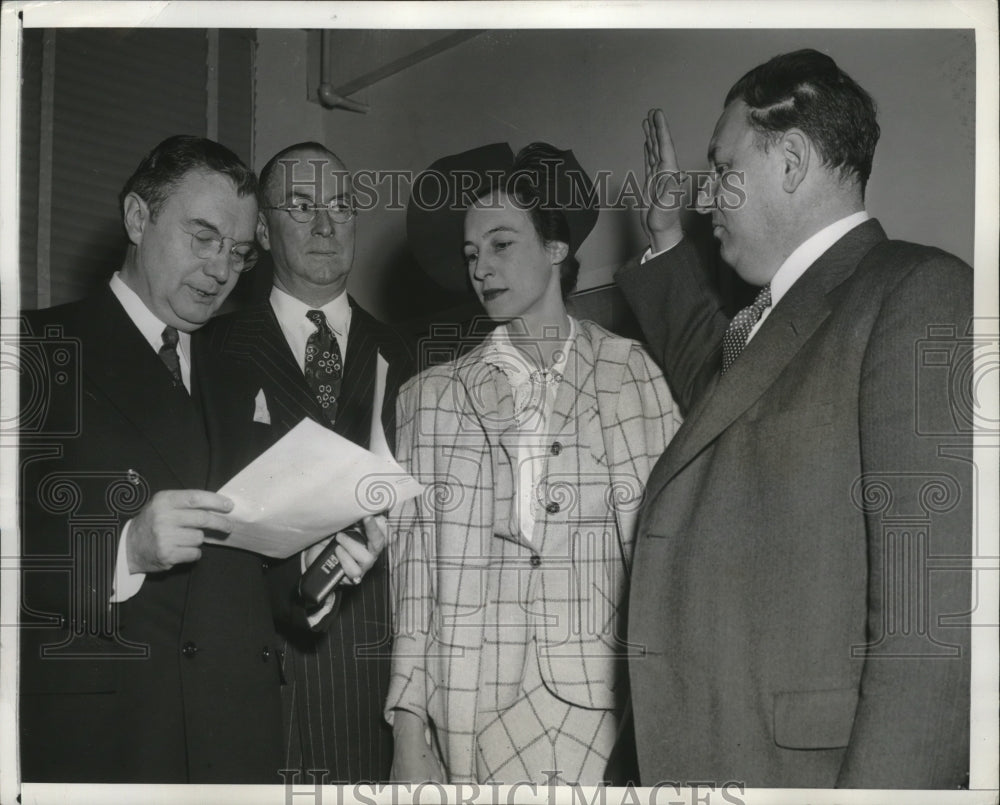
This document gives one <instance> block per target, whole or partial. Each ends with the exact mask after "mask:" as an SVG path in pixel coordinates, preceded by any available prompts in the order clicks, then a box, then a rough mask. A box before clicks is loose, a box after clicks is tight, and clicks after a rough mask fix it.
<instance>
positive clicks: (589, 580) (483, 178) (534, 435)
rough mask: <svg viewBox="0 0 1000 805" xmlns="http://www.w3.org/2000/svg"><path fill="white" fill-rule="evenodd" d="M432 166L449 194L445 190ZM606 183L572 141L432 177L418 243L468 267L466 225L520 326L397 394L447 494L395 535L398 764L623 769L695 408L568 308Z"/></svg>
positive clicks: (443, 167) (391, 708)
mask: <svg viewBox="0 0 1000 805" xmlns="http://www.w3.org/2000/svg"><path fill="white" fill-rule="evenodd" d="M427 175H432V176H434V177H435V179H434V181H435V182H438V183H439V182H440V179H441V177H447V179H448V182H449V189H450V193H451V196H450V197H449V199H448V202H449V203H447V204H442V203H440V202H441V196H440V193H438V194H437V203H436V204H433V203H424V202H426V201H427V200H428V199H427V196H426V194H424V193H423V191H424V190H426V189H427V188H428V187H429V185H422V184H421V179H422V178H423V177H424V176H427ZM438 187H439V189H440V184H439V185H438ZM581 190H583V191H584V192H583V193H581V192H580V191H581ZM588 191H589V192H588ZM460 193H464V194H465V196H464V197H461V196H459V195H458V194H460ZM593 198H594V196H593V192H592V185H591V184H590V180H589V178H588V177H587V176H586V174H585V173H584V172H583V170H582V169H581V168H580V166H579V165H578V164H577V162H576V160H575V158H574V157H573V155H572V153H571V152H568V151H567V152H562V151H558V150H557V149H555V148H553V147H552V146H549V145H546V144H543V143H537V144H534V145H532V146H528V147H527V148H525V149H523V150H522V151H521V152H520V153H519V154H518V155H517V157H516V158H514V160H513V162H511V152H510V149H509V148H508V147H507V146H506V145H501V146H486V147H485V148H481V149H476V150H475V151H472V152H466V153H465V154H460V155H457V156H456V157H447V158H445V159H444V160H439V161H438V162H437V163H435V165H433V166H432V167H431V168H430V169H429V170H428V171H427V172H425V174H422V175H421V177H419V178H418V180H417V182H416V183H415V184H414V188H413V193H412V195H411V201H410V210H409V213H408V225H409V231H410V242H411V248H413V250H414V252H415V254H417V255H418V258H419V259H421V262H422V264H424V265H425V266H434V267H440V266H449V267H451V266H453V265H454V264H455V262H456V261H455V260H454V259H449V258H450V257H451V255H450V254H449V253H448V252H447V251H445V250H444V249H445V247H446V245H448V244H450V245H452V246H453V247H454V246H455V245H457V244H458V243H460V242H462V240H464V256H465V264H466V270H467V273H468V276H469V278H470V280H471V283H472V286H473V288H474V290H475V292H476V295H477V296H478V297H479V300H480V302H481V303H482V305H483V307H484V308H485V310H486V312H487V314H488V315H489V317H490V318H491V319H494V320H496V321H501V322H505V323H504V324H502V325H501V326H499V327H497V328H496V329H495V330H494V331H493V332H492V333H491V334H490V335H489V336H488V337H487V338H486V340H485V341H484V342H483V343H482V344H480V345H479V346H477V347H475V348H474V349H472V350H471V351H468V352H466V353H465V354H459V355H458V357H457V358H456V359H455V360H452V361H450V362H448V363H444V364H442V365H437V366H432V367H430V368H427V369H426V370H425V371H423V372H422V373H421V374H420V375H418V376H417V377H415V378H413V379H412V380H411V381H409V382H408V383H407V384H405V385H404V386H403V388H402V389H401V390H400V394H399V398H398V402H397V423H398V438H397V445H398V458H399V460H400V462H401V463H402V465H403V466H404V467H406V468H407V469H408V470H409V471H410V472H411V473H412V474H413V475H414V476H415V477H416V478H417V479H418V480H420V481H421V482H422V483H424V484H425V485H426V486H427V493H426V494H425V495H423V496H422V497H420V498H417V499H415V500H412V501H408V502H407V503H406V504H404V505H402V506H401V507H400V508H399V510H398V511H397V512H395V522H394V524H393V528H394V540H393V541H392V543H391V544H390V548H389V550H390V562H391V567H392V572H393V583H394V590H395V603H396V623H395V626H396V636H395V643H394V648H393V669H392V678H391V682H390V691H389V697H388V701H387V703H386V717H387V718H388V719H389V721H390V722H391V723H393V727H394V735H395V741H396V748H395V758H394V764H393V776H394V779H397V780H413V781H415V780H428V779H430V780H438V781H442V782H445V781H447V782H452V783H458V782H473V781H478V782H499V783H508V784H510V783H515V782H519V781H534V782H536V783H537V782H541V783H546V782H556V783H576V782H579V783H581V784H594V783H598V782H600V781H601V780H602V779H604V773H605V767H606V765H607V759H608V756H609V754H610V752H611V748H612V746H613V745H614V742H615V738H616V735H617V731H618V725H619V720H620V717H621V714H622V709H623V707H624V704H625V701H624V699H625V697H626V687H627V686H626V666H625V658H626V652H627V650H628V646H627V645H626V643H625V641H624V634H625V631H624V605H625V601H626V600H627V591H628V579H629V571H630V566H631V557H632V547H633V538H634V534H635V525H636V517H637V514H638V509H639V504H640V502H641V499H642V495H643V489H644V483H645V480H646V478H647V476H648V474H649V471H650V470H651V468H652V466H653V463H654V462H655V461H656V459H657V458H658V457H659V456H660V454H661V453H662V452H663V449H664V447H665V446H666V444H667V442H668V441H669V439H670V437H671V436H672V435H673V433H674V432H675V430H676V429H677V427H678V426H679V424H680V417H679V415H678V413H677V409H676V406H675V405H674V402H673V400H672V399H671V396H670V393H669V391H668V389H667V385H666V383H665V381H664V379H663V376H662V374H661V373H660V371H659V369H658V368H657V367H656V366H655V365H654V363H653V362H652V360H651V359H650V358H649V356H648V355H647V354H646V352H645V351H644V350H643V349H642V348H641V347H640V345H639V344H637V343H636V342H634V341H630V340H628V339H624V338H619V337H617V336H615V335H613V334H611V333H609V332H607V331H606V330H604V329H602V328H601V327H599V326H598V325H596V324H594V323H593V322H589V321H577V320H575V319H573V318H571V317H570V316H569V315H568V314H567V312H566V307H565V303H564V297H565V295H566V294H568V293H569V292H570V291H571V290H572V288H573V286H574V284H575V282H576V275H577V271H578V269H579V264H578V263H577V261H576V259H575V257H574V256H573V253H574V251H575V249H576V248H577V247H578V246H579V245H580V243H581V242H582V241H583V239H584V238H585V237H586V236H587V234H589V232H590V230H591V229H592V228H593V225H594V223H595V222H596V219H597V211H596V209H594V208H593ZM465 208H468V209H467V211H465V212H464V216H463V211H464V210H465ZM463 217H464V222H463ZM463 223H464V232H463V233H462V234H459V232H460V231H461V227H462V225H463ZM456 227H458V228H456ZM454 253H455V254H458V252H457V249H456V250H455V252H454ZM453 270H454V272H455V274H456V275H457V276H459V277H461V273H460V268H459V267H457V266H455V267H454V269H453Z"/></svg>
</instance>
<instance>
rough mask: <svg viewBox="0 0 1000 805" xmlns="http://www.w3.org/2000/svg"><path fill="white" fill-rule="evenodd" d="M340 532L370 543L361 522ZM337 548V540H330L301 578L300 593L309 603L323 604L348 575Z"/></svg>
mask: <svg viewBox="0 0 1000 805" xmlns="http://www.w3.org/2000/svg"><path fill="white" fill-rule="evenodd" d="M340 533H342V534H346V535H347V536H349V537H350V538H351V539H353V540H356V541H357V542H360V543H361V544H362V545H367V544H368V540H367V538H366V537H365V530H364V528H363V527H362V525H361V523H355V524H354V525H352V526H348V527H347V528H345V529H344V530H343V531H342V532H340ZM336 549H337V540H336V538H334V539H332V540H330V544H329V545H327V546H326V547H325V548H324V549H323V552H322V553H320V555H319V556H317V557H316V559H314V560H313V563H312V564H311V565H309V567H308V568H306V572H305V573H303V574H302V578H301V579H299V595H300V596H301V597H302V599H303V600H304V601H305V602H306V603H307V604H310V605H312V606H319V605H320V604H322V603H323V600H324V599H325V598H326V597H327V596H328V595H329V594H330V591H331V590H332V589H333V588H334V587H336V586H337V585H338V584H340V582H341V581H342V580H343V579H344V576H346V575H347V574H346V573H345V572H344V569H343V568H342V567H341V566H340V560H339V559H337V553H336Z"/></svg>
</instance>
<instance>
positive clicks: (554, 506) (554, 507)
mask: <svg viewBox="0 0 1000 805" xmlns="http://www.w3.org/2000/svg"><path fill="white" fill-rule="evenodd" d="M545 511H547V512H548V513H549V514H559V504H558V503H556V502H555V501H553V502H552V503H550V504H549V505H548V506H546V507H545Z"/></svg>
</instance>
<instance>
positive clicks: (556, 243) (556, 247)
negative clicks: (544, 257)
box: [545, 240, 569, 265]
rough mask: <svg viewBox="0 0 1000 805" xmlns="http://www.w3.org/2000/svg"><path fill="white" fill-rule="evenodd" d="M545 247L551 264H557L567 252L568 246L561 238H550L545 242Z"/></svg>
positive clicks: (563, 258)
mask: <svg viewBox="0 0 1000 805" xmlns="http://www.w3.org/2000/svg"><path fill="white" fill-rule="evenodd" d="M545 248H546V250H547V251H548V253H549V260H551V261H552V265H558V264H559V263H561V262H562V261H563V260H565V259H566V256H567V255H568V254H569V246H567V245H566V244H565V243H563V242H562V241H561V240H550V241H548V242H547V243H546V244H545Z"/></svg>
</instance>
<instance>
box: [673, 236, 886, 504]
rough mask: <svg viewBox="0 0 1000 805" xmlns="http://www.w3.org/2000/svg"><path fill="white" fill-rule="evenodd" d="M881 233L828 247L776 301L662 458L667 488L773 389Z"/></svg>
mask: <svg viewBox="0 0 1000 805" xmlns="http://www.w3.org/2000/svg"><path fill="white" fill-rule="evenodd" d="M882 240H885V232H884V231H883V230H882V227H881V226H880V225H879V224H878V222H877V221H875V220H870V221H867V222H866V223H864V224H861V225H860V226H858V227H856V228H855V229H853V230H851V231H850V232H848V233H847V234H846V235H845V236H844V237H842V238H841V239H840V240H839V241H837V243H835V244H834V245H833V246H831V247H830V248H829V249H828V250H827V251H826V252H825V253H824V254H823V255H822V256H821V257H820V258H819V259H818V260H817V261H816V262H815V263H814V264H813V265H812V266H811V267H810V268H809V269H808V270H807V271H806V272H805V273H804V274H803V275H802V277H800V278H799V280H798V282H796V283H795V284H794V285H793V286H792V288H791V289H790V290H789V291H788V293H787V294H786V295H785V296H784V297H783V298H782V299H781V301H780V302H779V303H778V305H777V306H776V307H775V308H774V310H773V311H772V312H771V314H770V315H769V316H768V317H767V319H766V320H765V321H764V323H763V324H762V325H761V327H760V330H759V331H758V332H757V333H756V334H755V335H754V337H753V339H751V341H750V343H749V344H747V346H746V349H744V351H743V353H742V354H741V355H740V357H739V359H738V360H737V361H736V362H735V363H734V364H733V366H732V368H731V369H730V370H729V371H728V372H727V373H726V374H725V375H722V376H721V377H720V376H718V375H716V378H715V382H714V383H713V385H711V386H710V387H709V388H708V389H707V390H706V392H705V394H703V395H702V397H701V398H700V399H699V401H698V403H696V405H695V406H694V408H693V410H692V411H691V412H690V413H689V414H688V417H687V419H686V421H685V423H684V426H682V427H681V429H680V430H679V431H678V432H677V435H676V436H675V437H674V439H673V441H672V442H671V443H670V446H669V447H668V449H667V452H666V453H665V454H664V461H665V464H664V467H663V472H662V473H658V479H659V480H660V482H661V483H663V484H666V483H667V482H668V481H669V480H670V479H671V478H672V477H673V476H674V475H676V474H677V473H678V472H680V470H681V469H683V468H684V467H685V466H686V465H687V464H688V463H689V462H690V461H691V460H692V459H693V458H694V457H695V456H697V455H698V454H699V453H700V452H701V451H702V450H703V449H704V448H705V447H706V446H707V445H708V444H709V443H710V442H712V441H713V440H714V439H715V438H716V437H717V436H718V435H719V434H720V433H722V432H723V431H724V430H725V429H726V428H728V427H729V426H730V425H731V424H732V423H733V422H734V421H735V420H736V419H737V418H738V417H739V416H740V415H741V414H743V412H745V411H746V410H747V409H748V408H750V407H751V406H752V405H753V404H754V403H756V402H757V400H758V399H760V397H761V396H762V395H763V394H764V393H765V392H766V391H767V390H768V389H769V388H771V386H773V385H774V383H775V381H776V380H777V378H778V377H779V375H781V373H782V372H783V371H784V370H785V368H786V367H787V366H788V365H789V363H790V362H791V361H792V360H793V359H794V357H795V355H796V354H797V353H798V352H799V350H800V349H801V348H802V346H803V345H804V344H805V343H806V342H807V341H808V340H809V338H810V337H811V336H812V334H813V333H814V332H815V331H816V329H817V328H818V327H819V326H820V325H821V324H822V323H823V321H824V320H825V319H826V317H827V316H828V315H829V314H830V310H831V305H830V301H829V299H828V294H829V293H830V292H831V291H832V290H833V289H835V288H836V287H837V286H838V285H840V284H841V283H842V282H843V281H844V280H846V279H847V278H848V277H849V276H851V274H852V273H853V272H854V270H855V269H856V268H857V266H858V264H859V263H860V261H861V259H862V258H863V257H864V255H865V254H867V253H868V251H870V250H871V248H872V247H873V246H875V245H876V244H877V243H879V242H880V241H882Z"/></svg>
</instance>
